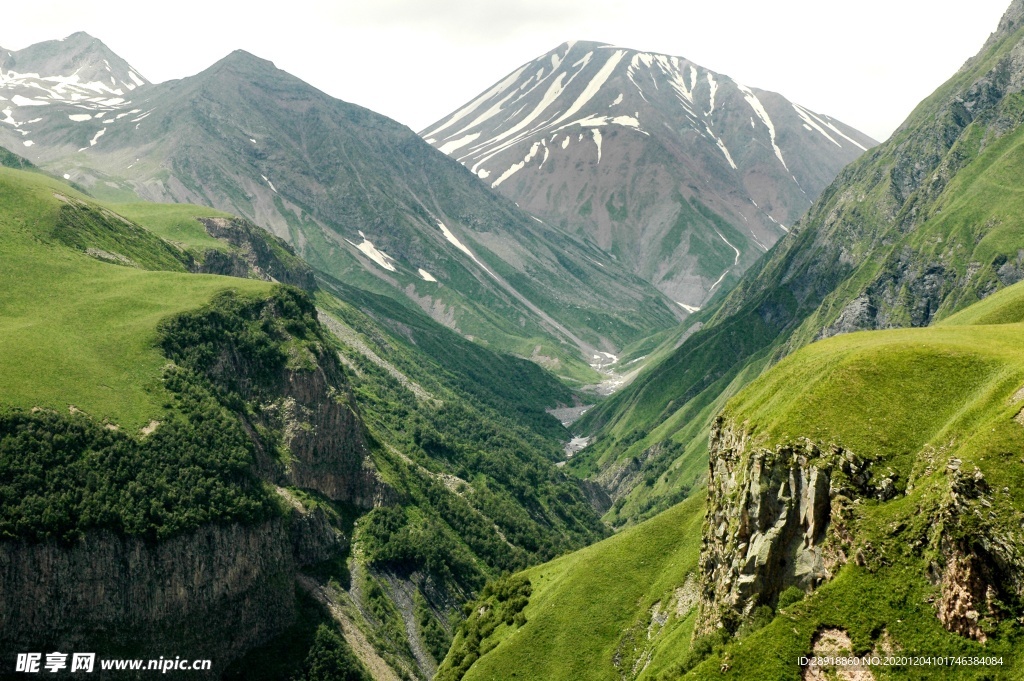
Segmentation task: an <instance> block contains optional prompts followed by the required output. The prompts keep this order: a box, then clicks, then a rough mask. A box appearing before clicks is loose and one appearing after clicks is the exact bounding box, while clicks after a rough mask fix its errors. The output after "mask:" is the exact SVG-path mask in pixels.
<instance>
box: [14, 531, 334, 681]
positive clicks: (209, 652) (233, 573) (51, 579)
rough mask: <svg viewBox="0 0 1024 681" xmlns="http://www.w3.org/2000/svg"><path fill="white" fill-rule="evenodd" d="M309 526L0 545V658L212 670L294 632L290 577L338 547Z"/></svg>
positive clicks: (100, 536)
mask: <svg viewBox="0 0 1024 681" xmlns="http://www.w3.org/2000/svg"><path fill="white" fill-rule="evenodd" d="M316 515H317V514H313V515H306V516H302V515H300V514H299V513H297V512H296V513H295V514H293V517H292V518H291V519H290V520H288V519H285V518H275V519H273V520H271V521H268V522H265V523H261V524H258V525H251V526H246V525H241V524H220V525H207V526H204V527H201V528H200V529H198V530H196V531H195V532H192V533H189V534H186V535H182V536H179V537H175V538H173V539H170V540H167V541H162V542H155V543H154V542H148V541H146V540H144V539H140V538H137V537H125V536H121V535H117V534H115V533H112V532H105V531H94V532H91V533H89V534H87V536H86V537H85V538H84V539H83V540H81V541H79V542H76V543H74V544H72V545H70V546H69V545H65V544H60V543H58V542H55V541H47V542H43V543H35V544H29V543H25V542H3V543H0V631H2V632H3V636H2V641H3V647H4V648H5V649H6V650H8V651H15V650H17V651H40V650H41V649H42V648H45V649H46V651H51V650H61V651H68V650H73V651H81V652H87V651H93V652H100V651H103V652H106V651H119V653H121V654H124V655H125V656H138V657H146V658H154V659H155V658H158V657H160V656H161V655H162V656H165V657H170V658H173V657H174V656H176V655H180V656H182V657H185V656H188V657H190V658H208V659H211V660H212V661H213V671H214V672H215V673H216V672H219V671H222V670H223V669H224V667H225V666H226V665H227V664H228V663H229V662H230V661H231V660H232V659H233V658H234V657H237V656H238V655H239V654H241V653H243V652H244V651H246V650H247V649H249V648H251V647H253V646H255V645H258V644H260V643H263V642H264V641H266V640H268V639H270V638H272V637H273V636H275V635H277V634H280V633H281V632H282V631H283V630H284V629H285V628H286V627H287V626H289V625H290V624H291V623H292V622H293V620H294V618H295V595H294V586H293V585H294V578H295V573H296V569H297V566H298V565H300V564H302V563H304V562H306V561H308V560H309V559H310V558H316V557H318V556H320V555H322V554H323V553H325V552H326V551H329V550H331V548H332V547H334V546H335V545H336V544H337V542H338V540H337V539H336V538H335V535H334V533H333V532H329V531H328V532H324V531H323V529H324V528H323V526H322V520H323V519H322V518H318V517H316ZM317 526H320V531H319V532H317V531H313V530H312V528H316V527H317ZM5 664H6V662H5Z"/></svg>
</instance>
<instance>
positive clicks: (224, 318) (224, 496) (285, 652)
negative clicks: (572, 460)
mask: <svg viewBox="0 0 1024 681" xmlns="http://www.w3.org/2000/svg"><path fill="white" fill-rule="evenodd" d="M0 162H2V163H3V165H4V166H18V167H25V166H26V163H25V162H24V161H21V160H19V159H18V158H17V157H16V156H14V155H13V154H0ZM0 257H2V259H3V262H4V268H3V270H2V272H0V288H2V290H3V291H4V295H3V297H2V300H0V331H2V333H0V395H2V397H0V585H2V593H3V594H4V602H5V606H4V608H3V609H2V612H0V642H2V647H3V648H4V649H5V650H37V649H42V648H52V649H54V650H63V649H65V648H74V647H77V646H78V645H84V644H85V643H86V642H88V643H89V645H90V646H95V649H96V652H97V653H99V654H100V656H101V657H103V656H104V655H110V656H115V655H125V654H128V655H139V656H140V657H152V658H154V659H155V657H157V656H159V655H166V654H167V653H168V650H169V649H172V648H179V649H182V650H184V649H189V650H194V651H195V655H197V656H200V657H208V658H210V659H213V660H215V665H216V670H215V671H216V672H217V673H218V674H220V673H224V674H226V675H227V676H228V678H245V679H260V678H292V677H293V676H294V675H295V673H296V672H297V671H299V670H300V668H301V667H302V665H303V660H304V659H305V657H306V656H307V652H308V651H310V650H312V651H313V652H312V653H310V654H311V655H313V654H315V653H316V650H317V646H316V640H319V638H322V636H320V637H318V636H317V634H316V632H317V631H318V630H319V628H320V626H321V625H323V626H324V627H327V628H328V630H329V631H335V632H341V633H336V634H335V635H337V636H338V637H339V638H338V640H339V641H342V640H344V641H346V643H344V644H342V643H337V644H336V645H337V646H339V647H341V648H343V649H344V650H349V648H350V647H351V650H349V652H348V653H347V655H348V656H349V657H352V659H354V660H356V662H354V663H353V664H355V665H357V666H358V665H365V666H367V667H369V668H371V669H374V670H375V672H374V673H375V674H378V675H379V674H380V673H386V674H392V675H393V676H394V677H395V678H399V677H404V678H429V677H430V676H431V675H432V673H433V669H434V668H435V666H436V663H437V662H439V661H440V660H441V659H442V658H443V656H444V653H445V651H446V649H447V645H448V641H449V640H450V632H451V630H452V628H453V627H454V626H455V625H456V623H457V621H458V614H457V613H458V611H459V607H460V606H461V604H462V603H463V602H464V601H465V600H467V599H469V598H472V597H473V595H474V594H475V593H476V592H477V591H478V590H479V589H480V588H481V587H482V586H483V584H484V582H485V581H486V580H488V579H492V578H495V577H497V576H498V575H499V574H501V573H503V572H507V571H514V570H519V569H522V568H524V567H526V566H528V565H530V564H535V563H537V562H540V561H543V560H547V559H550V558H552V557H554V556H556V555H558V554H561V553H564V552H566V551H569V550H571V549H574V548H579V547H582V546H584V545H586V544H589V543H591V542H593V541H595V540H597V539H600V538H602V537H604V536H605V534H606V530H605V528H604V527H603V525H602V524H601V523H600V521H599V520H598V518H597V515H596V513H595V512H594V510H593V509H592V507H591V505H590V503H588V499H587V489H586V486H585V485H582V484H580V483H579V482H578V481H576V480H575V479H573V478H571V477H569V476H567V475H565V474H564V473H563V472H562V471H560V470H559V469H558V468H557V467H556V466H555V463H556V461H558V460H560V459H561V458H562V456H563V454H562V445H563V442H564V441H565V440H567V439H568V433H567V432H566V431H565V430H564V429H563V428H562V427H561V426H560V424H559V423H558V421H557V420H555V419H554V418H552V417H551V416H549V415H548V414H546V413H545V411H544V409H545V407H554V406H557V405H559V404H567V403H571V402H572V400H573V395H572V393H571V392H570V391H569V390H568V389H567V388H566V387H565V386H564V385H563V384H561V383H560V382H559V381H558V380H557V379H555V378H554V377H553V376H551V375H550V374H549V373H547V372H545V371H544V370H542V369H541V368H540V367H538V366H537V365H535V364H534V363H532V362H529V361H526V360H524V359H520V358H515V357H510V356H507V355H499V354H497V353H494V352H493V351H491V350H489V349H487V348H485V347H482V346H480V345H479V344H476V343H473V342H471V341H469V340H466V339H464V338H462V337H461V336H459V335H458V334H455V333H454V332H452V331H451V330H449V329H447V328H445V327H443V326H442V325H440V324H438V323H436V322H433V321H432V320H430V319H429V318H428V317H426V316H425V315H424V314H422V313H421V312H419V311H418V310H414V309H410V308H408V307H405V306H404V305H401V304H400V303H398V302H396V301H395V300H394V299H392V298H389V297H386V296H382V295H379V294H372V293H369V292H366V291H363V290H360V289H356V288H351V287H348V288H346V287H344V286H341V287H339V290H342V291H343V292H344V293H345V294H346V295H345V296H342V297H338V296H335V295H333V294H332V293H331V292H329V291H326V290H323V289H321V288H319V286H318V284H317V282H316V280H315V279H314V277H313V273H312V270H311V269H310V268H309V266H308V265H307V264H305V263H304V262H302V261H301V260H300V259H299V258H298V257H297V256H296V255H295V253H294V252H293V251H292V250H291V248H290V247H289V246H287V244H285V243H284V242H282V241H280V240H278V239H276V238H275V237H272V236H271V235H270V234H268V233H267V232H266V231H265V230H262V229H260V228H258V227H256V226H255V225H252V224H251V223H249V222H247V221H246V220H244V219H242V218H238V217H236V216H231V215H226V214H223V213H220V212H219V211H215V210H212V209H209V208H204V207H199V206H188V205H182V204H175V205H158V204H140V203H132V204H129V205H124V206H121V205H113V204H102V203H98V202H97V201H95V200H94V199H92V198H90V197H88V196H86V195H84V194H81V193H80V192H78V191H77V190H75V189H74V188H73V187H71V186H70V185H68V184H67V183H64V182H62V181H59V180H56V179H54V178H50V177H47V176H46V175H44V174H43V173H41V172H30V171H25V170H20V169H12V168H8V167H3V168H0ZM225 274H230V275H232V276H221V275H225ZM275 280H276V281H286V282H290V283H292V284H294V285H296V286H299V287H303V288H305V289H306V290H302V289H301V288H296V287H293V286H285V285H280V284H278V283H276V281H275ZM44 564H45V565H46V566H47V567H46V570H47V574H49V575H50V576H51V579H48V580H43V581H42V582H41V581H40V580H39V579H38V574H39V570H40V569H41V568H40V566H41V565H44ZM83 565H87V566H88V570H85V571H83V569H82V567H81V566H83ZM76 593H77V594H87V596H85V597H84V598H78V597H75V596H74V594H76ZM234 629H237V631H233V630H234ZM97 632H102V635H99V634H97ZM342 634H343V636H342ZM8 662H10V663H11V664H13V662H11V661H10V660H8ZM8 662H5V663H4V664H8ZM382 669H384V670H387V671H386V672H381V670H382ZM7 671H9V670H7ZM0 674H2V675H4V676H6V675H7V674H6V671H5V672H2V673H0Z"/></svg>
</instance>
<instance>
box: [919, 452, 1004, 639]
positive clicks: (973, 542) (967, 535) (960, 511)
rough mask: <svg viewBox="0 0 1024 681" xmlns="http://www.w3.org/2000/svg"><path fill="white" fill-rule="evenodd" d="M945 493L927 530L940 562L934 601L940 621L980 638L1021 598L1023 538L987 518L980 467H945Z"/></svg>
mask: <svg viewBox="0 0 1024 681" xmlns="http://www.w3.org/2000/svg"><path fill="white" fill-rule="evenodd" d="M947 473H948V474H949V476H950V492H949V498H948V502H947V503H946V504H945V506H944V508H943V509H942V511H941V513H940V516H939V519H938V522H937V523H936V525H935V530H934V532H933V537H932V543H933V545H934V546H937V548H938V554H939V560H940V561H942V562H944V565H933V569H932V573H933V575H935V576H937V582H938V585H939V587H940V589H941V592H940V597H939V599H938V602H937V603H936V605H937V608H938V616H939V620H940V621H941V622H942V624H943V626H944V627H945V628H946V629H948V630H949V631H952V632H954V633H957V634H960V635H961V636H967V637H969V638H973V639H975V640H977V641H981V642H984V641H985V640H986V639H987V638H988V635H987V634H986V628H987V627H988V626H991V625H993V624H995V623H996V622H998V621H999V620H1001V619H1003V618H1004V617H1005V616H1006V615H1007V614H1008V612H1009V611H1011V610H1015V609H1016V608H1015V606H1017V605H1018V604H1019V603H1020V601H1021V600H1022V598H1024V555H1021V547H1022V546H1024V537H1022V536H1021V533H1020V530H1019V528H1020V527H1022V522H1024V519H1020V518H1018V521H1017V523H1016V529H1015V528H1014V526H1013V525H1009V526H997V524H995V523H990V522H988V520H990V519H991V517H990V515H989V513H988V509H991V508H992V505H993V504H992V495H991V490H990V489H989V486H988V483H987V482H986V481H985V477H984V475H983V474H982V473H981V471H978V470H976V471H975V472H974V473H973V474H969V473H968V474H965V473H964V472H963V471H961V470H960V469H959V467H957V468H948V469H947Z"/></svg>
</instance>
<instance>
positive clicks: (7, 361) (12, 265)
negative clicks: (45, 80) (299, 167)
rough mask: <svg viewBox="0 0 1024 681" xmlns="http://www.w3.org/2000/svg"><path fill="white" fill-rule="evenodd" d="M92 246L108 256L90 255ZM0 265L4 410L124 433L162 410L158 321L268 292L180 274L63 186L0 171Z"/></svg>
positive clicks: (162, 255) (156, 249)
mask: <svg viewBox="0 0 1024 681" xmlns="http://www.w3.org/2000/svg"><path fill="white" fill-rule="evenodd" d="M94 243H95V246H94V245H93V244H94ZM69 244H70V245H69ZM90 248H91V249H93V252H97V253H98V252H99V251H102V252H103V254H105V255H102V254H101V255H100V257H93V256H92V255H89V253H88V251H89V249H90ZM119 255H120V256H122V257H123V258H125V259H127V261H130V262H125V261H124V260H119V259H118V258H117V256H119ZM0 264H2V265H0V396H2V397H0V400H2V403H3V404H4V405H6V406H13V407H22V408H32V407H36V406H39V407H46V408H52V409H57V410H60V411H64V412H66V411H67V410H68V409H69V407H70V406H74V407H76V408H77V409H80V410H82V411H84V412H86V413H87V414H89V415H91V416H92V417H94V418H96V419H98V420H106V421H108V422H110V423H115V424H118V425H120V426H122V427H123V428H126V429H130V430H136V429H138V428H139V427H141V426H143V425H145V424H146V423H148V422H149V421H150V420H151V419H159V417H160V414H161V413H162V412H163V410H164V406H163V405H164V403H165V402H166V401H167V395H166V394H165V392H164V391H163V388H162V386H161V383H160V376H161V367H163V365H164V364H166V362H167V360H166V358H165V357H163V356H162V354H161V353H160V351H159V350H158V348H157V347H156V345H155V342H156V337H157V335H156V327H157V324H158V322H159V321H160V320H161V319H164V318H166V317H168V316H170V315H173V314H175V313H178V312H182V311H185V310H189V309H194V308H198V307H200V306H202V305H204V304H205V303H207V302H208V301H209V300H210V299H211V297H212V296H213V295H214V294H215V293H217V292H218V291H223V290H225V289H236V290H239V291H243V292H252V293H266V292H269V290H270V285H269V284H267V283H264V282H259V281H250V280H243V279H230V278H227V277H216V276H206V275H195V274H188V273H186V272H185V271H184V267H183V266H182V265H181V264H180V263H177V262H176V261H175V260H174V258H173V253H172V249H170V248H169V247H167V245H166V244H164V243H163V242H161V241H160V240H159V239H156V238H155V237H152V236H150V237H148V238H147V236H146V234H144V233H142V231H141V230H138V228H132V226H130V225H129V224H127V223H126V222H124V221H122V220H119V219H118V218H117V217H116V216H115V215H114V214H113V213H110V212H107V211H104V210H103V209H101V208H99V207H97V206H96V205H95V204H93V203H91V202H90V201H89V200H88V199H87V198H86V197H84V196H81V195H79V194H77V193H76V192H75V191H74V190H73V189H71V188H69V187H68V186H67V185H64V184H62V183H60V182H58V181H56V180H51V179H49V178H47V177H44V176H42V175H39V174H32V173H26V172H22V171H17V170H11V169H7V168H0ZM131 265H135V266H131ZM146 266H149V267H151V268H153V269H180V270H182V271H180V272H170V271H147V270H146V269H142V267H146Z"/></svg>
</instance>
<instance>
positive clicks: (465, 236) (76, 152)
mask: <svg viewBox="0 0 1024 681" xmlns="http://www.w3.org/2000/svg"><path fill="white" fill-rule="evenodd" d="M77 41H79V37H75V38H74V40H72V39H68V42H77ZM54 44H56V45H58V46H59V45H63V44H64V43H46V44H43V45H44V46H45V47H46V50H43V48H39V49H38V50H35V51H36V52H39V51H43V52H46V53H47V54H49V53H50V52H52V51H53V50H55V49H57V48H56V47H53V45H54ZM92 44H93V46H94V48H95V49H94V50H92V52H95V53H97V54H99V53H101V52H102V50H103V49H105V48H101V47H99V45H101V43H99V42H98V41H95V40H93V41H92ZM32 50H33V48H27V49H26V50H23V51H21V52H19V53H17V54H16V55H14V56H15V57H17V58H18V60H19V63H26V64H27V63H29V59H28V57H27V56H23V54H22V53H25V52H30V51H32ZM92 52H90V54H91V53H92ZM41 61H42V63H41V64H40V65H39V68H40V69H42V68H44V67H47V66H48V67H51V68H54V69H57V71H58V73H57V74H56V75H53V76H47V75H46V73H47V72H44V73H43V74H42V75H41V77H40V78H38V79H33V80H32V83H28V84H27V85H26V84H25V83H23V82H22V80H19V78H20V76H18V74H17V73H14V72H7V76H5V79H6V80H5V81H4V83H3V88H2V89H0V96H4V97H6V98H7V100H8V101H7V102H4V104H5V106H6V109H5V110H9V112H8V113H7V114H5V116H6V118H5V119H3V121H0V123H3V124H2V125H0V143H3V144H6V145H8V146H12V145H14V146H17V148H18V149H19V150H20V151H21V152H22V153H24V154H26V155H27V156H29V157H30V159H32V160H33V161H35V162H36V163H37V164H39V165H41V166H42V167H44V168H46V169H48V170H50V171H51V172H54V173H56V174H58V175H64V176H66V177H67V178H68V179H71V180H73V181H75V182H78V183H79V184H81V185H82V186H84V187H86V188H87V189H88V190H89V191H90V192H92V193H93V194H95V195H97V196H100V197H104V198H108V199H112V200H119V201H128V200H133V199H135V198H138V197H141V198H144V199H147V200H156V201H174V202H188V203H195V204H200V205H206V206H210V207H214V208H218V209H221V210H225V211H228V212H230V213H233V214H236V215H240V216H243V217H246V218H248V219H249V220H251V221H253V222H254V223H255V224H259V225H261V226H264V227H267V228H269V229H271V230H272V231H273V232H274V233H275V234H277V235H278V236H280V237H282V238H284V239H286V240H287V241H288V242H289V243H291V244H292V245H293V246H294V247H295V249H296V251H297V252H298V253H299V254H300V255H302V256H303V257H304V258H305V259H306V260H307V261H308V262H309V263H310V264H311V265H312V266H313V267H314V268H315V269H317V270H318V271H319V272H321V273H322V274H323V275H325V276H326V277H327V281H340V282H344V283H348V284H356V285H359V286H361V287H363V288H366V289H369V290H373V291H377V292H381V293H386V294H388V295H391V296H392V297H395V298H396V299H400V300H403V301H405V302H406V303H407V304H409V305H410V306H414V307H418V308H420V309H422V310H424V311H425V312H426V313H427V314H429V315H430V316H432V317H433V318H434V319H435V320H437V321H440V322H441V323H443V324H445V325H446V326H448V327H449V328H452V329H455V330H457V331H458V332H459V333H461V334H462V335H463V336H469V337H473V338H478V339H480V340H481V341H482V342H487V343H489V344H490V345H491V347H494V348H496V349H501V350H506V351H512V352H514V353H516V354H518V355H520V356H524V357H531V358H533V359H535V361H538V362H540V363H542V364H544V365H546V366H548V367H549V368H552V369H555V370H556V371H557V372H558V373H560V374H562V375H566V376H570V377H575V378H576V379H580V380H583V379H586V380H593V379H594V378H596V377H597V376H596V374H595V373H594V372H593V371H592V370H591V369H590V367H589V366H588V365H589V364H590V363H592V362H593V361H594V360H593V358H594V355H599V354H600V353H602V352H609V353H615V352H616V351H617V350H618V349H619V348H621V347H622V346H623V345H624V344H626V343H628V342H630V341H632V340H635V339H637V338H639V337H641V336H644V335H646V334H648V333H651V332H653V331H656V330H658V329H662V328H666V327H668V326H670V325H672V324H674V323H675V322H676V320H677V318H678V316H679V315H680V314H682V311H681V310H680V309H679V308H678V306H676V305H673V304H672V303H671V302H670V301H668V300H667V299H665V298H664V297H663V296H661V294H659V293H658V292H657V291H655V290H654V289H653V288H652V287H651V286H650V285H649V284H647V283H646V282H644V281H643V280H641V279H639V278H637V277H635V276H633V275H631V274H629V273H627V271H626V270H624V269H623V268H621V267H619V266H618V265H616V264H615V262H614V261H613V260H612V259H611V258H609V256H608V255H607V254H606V253H604V252H603V251H601V250H600V249H598V248H596V247H595V246H593V245H592V244H589V243H587V242H585V241H584V240H582V239H580V238H578V237H577V236H574V235H572V234H570V233H568V232H565V231H563V230H561V229H560V228H558V227H556V226H552V225H547V224H544V223H541V222H538V221H537V220H535V219H532V218H531V217H529V216H528V215H526V214H525V213H523V212H521V211H519V210H518V209H517V208H516V206H515V205H514V204H513V203H512V202H510V201H507V200H504V199H502V198H500V197H498V196H496V195H494V194H493V193H492V192H490V191H489V190H488V189H487V187H486V186H484V184H483V183H482V182H480V181H479V180H478V179H477V178H475V177H473V176H472V175H471V174H470V173H468V172H467V171H466V170H465V169H463V168H462V167H460V166H459V165H458V164H457V163H454V162H453V161H451V160H449V159H447V158H445V157H444V155H442V154H439V153H438V152H437V151H435V150H433V149H432V148H431V147H430V146H429V145H427V144H426V143H424V142H423V141H422V140H421V139H419V138H418V137H417V136H416V135H415V134H414V133H412V131H410V130H408V129H407V128H405V127H404V126H401V125H399V124H397V123H395V122H394V121H391V120H390V119H387V118H384V117H383V116H379V115H377V114H374V113H373V112H370V111H367V110H366V109H362V108H360V107H358V106H355V105H352V104H348V103H345V102H342V101H339V100H336V99H333V98H331V97H329V96H327V95H325V94H324V93H322V92H319V91H318V90H316V89H314V88H312V87H310V86H309V85H307V84H306V83H303V82H302V81H300V80H299V79H297V78H295V77H293V76H290V75H289V74H287V73H285V72H283V71H280V70H279V69H276V68H275V67H274V66H273V64H271V63H270V62H267V61H264V60H262V59H259V58H257V57H255V56H253V55H250V54H247V53H244V52H235V53H233V54H231V55H229V56H228V57H226V58H225V59H223V60H221V61H220V62H218V63H217V64H215V65H214V66H212V67H210V68H209V69H207V70H206V71H204V72H202V73H200V74H198V75H196V76H193V77H190V78H185V79H183V80H180V81H173V82H168V83H162V84H159V85H147V84H143V85H140V86H139V87H137V88H135V89H132V90H130V91H128V90H125V89H124V88H127V85H125V86H124V88H120V86H119V89H121V90H122V93H121V94H120V95H116V96H115V95H114V93H105V94H104V97H106V96H107V95H110V96H109V98H106V99H101V100H96V101H92V100H91V99H81V98H80V96H79V95H78V94H76V93H73V92H71V91H66V90H65V89H63V88H64V86H63V85H62V83H63V81H67V80H68V79H73V78H75V77H79V76H74V75H70V74H68V73H67V70H68V69H70V68H71V67H72V66H74V63H75V62H73V60H72V63H70V64H69V65H66V66H65V65H63V64H62V63H52V64H51V62H50V61H47V60H41ZM107 61H109V62H110V63H111V64H113V65H114V68H117V67H118V63H115V62H112V61H110V60H109V59H107ZM101 63H103V62H102V60H101ZM26 68H27V66H26ZM103 68H106V67H103ZM83 73H84V71H83ZM128 73H129V78H130V74H133V73H134V71H130V70H129V71H128ZM136 75H137V74H136ZM16 76H17V77H16ZM8 77H9V78H8ZM90 77H92V76H90ZM51 81H53V83H55V84H53V85H46V84H47V83H50V82H51ZM115 81H117V79H116V78H115ZM39 83H42V85H43V86H45V87H43V86H40V87H39V88H35V89H31V90H26V89H25V88H26V87H30V86H31V87H33V88H34V87H35V85H38V84H39ZM117 83H120V81H117ZM115 84H116V83H115ZM22 93H24V94H22Z"/></svg>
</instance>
